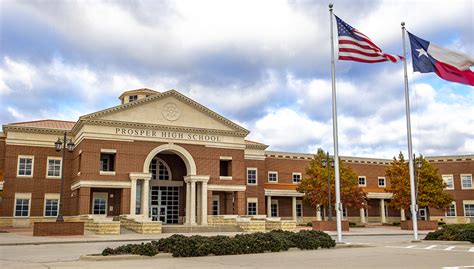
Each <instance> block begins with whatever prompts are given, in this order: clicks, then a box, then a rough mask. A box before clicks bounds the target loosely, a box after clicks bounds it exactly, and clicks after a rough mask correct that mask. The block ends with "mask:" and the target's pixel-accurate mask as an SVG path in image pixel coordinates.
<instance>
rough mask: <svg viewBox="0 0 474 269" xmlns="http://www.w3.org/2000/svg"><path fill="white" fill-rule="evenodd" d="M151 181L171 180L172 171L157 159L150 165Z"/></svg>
mask: <svg viewBox="0 0 474 269" xmlns="http://www.w3.org/2000/svg"><path fill="white" fill-rule="evenodd" d="M150 173H151V179H158V180H171V170H170V168H169V166H168V164H167V163H165V161H163V160H162V159H160V158H158V157H155V158H153V159H152V160H151V163H150Z"/></svg>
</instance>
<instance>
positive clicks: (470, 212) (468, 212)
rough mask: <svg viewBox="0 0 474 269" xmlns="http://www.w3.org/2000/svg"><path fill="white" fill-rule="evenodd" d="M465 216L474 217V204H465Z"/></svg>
mask: <svg viewBox="0 0 474 269" xmlns="http://www.w3.org/2000/svg"><path fill="white" fill-rule="evenodd" d="M464 216H466V217H474V203H469V204H464Z"/></svg>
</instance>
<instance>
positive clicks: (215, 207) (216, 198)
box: [212, 195, 219, 216]
mask: <svg viewBox="0 0 474 269" xmlns="http://www.w3.org/2000/svg"><path fill="white" fill-rule="evenodd" d="M212 215H213V216H217V215H219V195H213V196H212Z"/></svg>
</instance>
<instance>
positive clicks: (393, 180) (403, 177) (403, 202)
mask: <svg viewBox="0 0 474 269" xmlns="http://www.w3.org/2000/svg"><path fill="white" fill-rule="evenodd" d="M418 161H419V158H417V159H416V160H415V163H418ZM421 164H422V166H421V168H420V169H417V168H415V169H416V177H415V182H417V184H416V185H418V188H417V189H418V191H417V202H418V207H419V208H423V207H426V209H427V217H428V219H429V216H430V214H429V208H430V207H431V208H437V209H440V210H444V209H446V208H447V207H448V206H449V205H450V204H451V202H452V201H453V197H452V196H451V194H449V193H447V192H444V191H443V189H444V188H445V187H446V185H445V183H444V182H443V179H442V178H441V176H440V175H439V174H438V169H437V168H436V167H434V166H433V165H432V164H431V163H429V162H427V161H426V160H425V159H421ZM385 176H386V177H387V179H388V181H389V182H390V186H389V187H388V188H386V191H387V192H391V193H393V197H392V200H391V201H390V202H389V203H390V205H391V206H392V207H395V208H399V209H407V208H410V204H411V196H410V174H409V169H408V163H407V162H406V161H405V158H404V156H403V154H402V153H401V152H400V154H399V155H398V160H397V159H396V158H395V157H394V158H393V161H392V162H391V164H390V166H389V167H387V168H386V169H385Z"/></svg>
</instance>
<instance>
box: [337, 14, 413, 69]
mask: <svg viewBox="0 0 474 269" xmlns="http://www.w3.org/2000/svg"><path fill="white" fill-rule="evenodd" d="M335 17H336V21H337V34H338V36H339V60H346V61H356V62H362V63H379V62H386V61H391V62H394V63H396V62H398V61H401V60H402V59H404V58H403V57H402V56H400V55H394V54H386V53H383V52H382V50H381V49H380V48H379V47H377V45H375V44H374V43H373V42H372V40H370V38H368V37H367V36H366V35H364V34H363V33H361V32H359V31H358V30H357V29H355V28H354V27H352V26H350V25H349V24H347V23H345V22H344V21H343V20H341V19H339V17H337V16H335Z"/></svg>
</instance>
